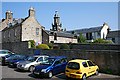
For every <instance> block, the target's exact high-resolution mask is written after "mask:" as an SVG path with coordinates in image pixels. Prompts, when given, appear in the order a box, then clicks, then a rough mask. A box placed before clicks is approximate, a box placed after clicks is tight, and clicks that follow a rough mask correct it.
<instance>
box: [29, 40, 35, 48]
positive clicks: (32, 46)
mask: <svg viewBox="0 0 120 80" xmlns="http://www.w3.org/2000/svg"><path fill="white" fill-rule="evenodd" d="M29 45H30V48H35V41H34V40H29Z"/></svg>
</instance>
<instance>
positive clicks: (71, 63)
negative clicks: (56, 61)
mask: <svg viewBox="0 0 120 80" xmlns="http://www.w3.org/2000/svg"><path fill="white" fill-rule="evenodd" d="M67 68H69V69H75V70H78V69H80V65H79V63H76V62H70V63H68V65H67Z"/></svg>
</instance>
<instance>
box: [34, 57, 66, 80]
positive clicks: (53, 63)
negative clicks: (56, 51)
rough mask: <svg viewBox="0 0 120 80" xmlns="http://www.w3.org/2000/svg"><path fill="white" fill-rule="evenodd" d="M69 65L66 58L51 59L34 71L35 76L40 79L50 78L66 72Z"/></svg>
mask: <svg viewBox="0 0 120 80" xmlns="http://www.w3.org/2000/svg"><path fill="white" fill-rule="evenodd" d="M66 64H67V58H66V57H65V56H53V57H49V58H48V60H47V62H45V63H41V64H40V65H38V66H36V67H35V69H34V70H33V74H34V75H36V76H39V77H49V78H51V77H52V76H53V75H55V74H58V73H61V72H64V71H65V67H66Z"/></svg>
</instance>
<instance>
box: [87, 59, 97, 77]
mask: <svg viewBox="0 0 120 80" xmlns="http://www.w3.org/2000/svg"><path fill="white" fill-rule="evenodd" d="M87 62H88V65H89V75H92V74H94V73H95V71H96V70H95V68H94V66H95V64H93V62H92V61H87Z"/></svg>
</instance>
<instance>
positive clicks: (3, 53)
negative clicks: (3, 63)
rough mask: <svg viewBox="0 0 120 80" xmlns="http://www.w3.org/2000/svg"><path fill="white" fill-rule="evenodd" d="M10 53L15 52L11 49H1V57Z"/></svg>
mask: <svg viewBox="0 0 120 80" xmlns="http://www.w3.org/2000/svg"><path fill="white" fill-rule="evenodd" d="M9 54H14V53H13V52H11V51H9V50H0V58H2V57H5V56H6V55H9Z"/></svg>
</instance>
